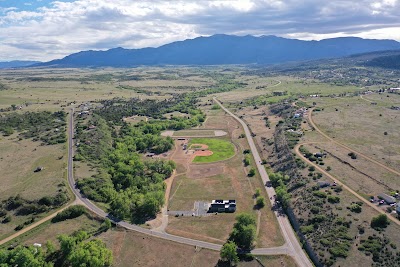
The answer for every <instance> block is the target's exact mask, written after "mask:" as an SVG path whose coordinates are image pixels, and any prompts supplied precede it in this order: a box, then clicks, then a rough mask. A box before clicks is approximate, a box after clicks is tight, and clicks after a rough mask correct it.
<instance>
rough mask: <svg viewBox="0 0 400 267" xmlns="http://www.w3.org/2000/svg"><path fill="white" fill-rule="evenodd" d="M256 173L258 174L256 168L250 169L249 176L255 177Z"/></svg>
mask: <svg viewBox="0 0 400 267" xmlns="http://www.w3.org/2000/svg"><path fill="white" fill-rule="evenodd" d="M254 175H256V169H254V168H251V169H250V171H249V174H248V176H250V177H253V176H254Z"/></svg>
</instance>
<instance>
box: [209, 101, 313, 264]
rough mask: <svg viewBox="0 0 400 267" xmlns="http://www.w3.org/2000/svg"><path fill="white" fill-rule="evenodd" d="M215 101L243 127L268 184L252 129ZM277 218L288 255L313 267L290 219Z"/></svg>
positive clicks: (271, 195) (264, 181)
mask: <svg viewBox="0 0 400 267" xmlns="http://www.w3.org/2000/svg"><path fill="white" fill-rule="evenodd" d="M214 101H215V102H216V103H217V104H218V105H219V106H220V107H221V108H222V109H223V110H224V111H225V112H226V113H228V114H229V115H231V116H232V117H233V118H234V119H235V120H237V121H238V122H239V123H240V124H241V125H242V127H243V129H244V132H245V134H246V138H247V142H248V143H249V146H250V149H251V152H252V154H253V157H254V161H255V163H256V166H257V169H258V172H259V173H260V176H261V178H262V181H263V183H264V185H266V184H267V182H268V181H269V177H268V174H267V171H266V170H265V168H264V166H263V165H262V164H261V158H260V155H259V154H258V151H257V148H256V145H255V143H254V141H253V138H252V136H251V133H250V129H249V127H248V126H247V124H246V123H245V122H244V121H242V120H241V119H240V118H239V117H237V116H236V115H234V114H233V113H232V112H230V111H229V110H228V109H227V108H225V107H224V106H223V105H222V104H221V102H219V101H218V100H217V99H216V98H215V97H214ZM265 190H266V191H267V194H268V196H269V197H270V198H271V197H273V196H275V195H276V193H275V189H274V188H273V187H267V186H265ZM275 215H276V218H277V220H278V223H279V225H280V228H281V231H282V234H283V236H284V238H285V241H286V246H287V254H288V255H290V256H292V257H293V258H294V259H295V260H296V263H297V264H298V265H299V266H301V267H303V266H304V267H305V266H313V264H312V263H311V261H310V259H309V258H308V257H307V255H306V253H305V252H304V251H303V249H302V247H301V245H300V242H299V240H298V239H297V236H296V233H295V232H294V230H293V228H292V226H291V224H290V222H289V219H288V218H287V217H286V216H279V215H278V213H277V212H275ZM257 251H261V250H254V252H257Z"/></svg>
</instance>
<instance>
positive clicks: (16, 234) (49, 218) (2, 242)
mask: <svg viewBox="0 0 400 267" xmlns="http://www.w3.org/2000/svg"><path fill="white" fill-rule="evenodd" d="M77 204H80V203H79V200H75V201H74V202H71V203H69V204H68V205H67V206H65V207H62V208H61V209H59V210H57V211H56V212H54V213H52V214H50V215H48V216H46V217H44V218H42V219H41V220H39V221H37V222H35V223H32V224H30V225H29V226H27V227H25V228H24V229H22V230H20V231H18V232H16V233H14V234H12V235H10V236H9V237H6V238H4V239H3V240H1V241H0V245H3V244H5V243H7V242H9V241H11V240H13V239H14V238H16V237H18V236H20V235H22V234H24V233H26V232H28V231H30V230H32V229H33V228H35V227H37V226H39V225H41V224H42V223H44V222H47V221H48V220H51V219H53V218H54V217H55V216H56V215H57V214H58V213H59V212H61V211H63V210H65V209H66V208H68V207H70V206H73V205H77Z"/></svg>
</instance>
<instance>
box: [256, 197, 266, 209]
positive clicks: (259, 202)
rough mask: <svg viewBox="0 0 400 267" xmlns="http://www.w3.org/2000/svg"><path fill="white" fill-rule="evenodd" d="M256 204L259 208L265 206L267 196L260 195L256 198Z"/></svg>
mask: <svg viewBox="0 0 400 267" xmlns="http://www.w3.org/2000/svg"><path fill="white" fill-rule="evenodd" d="M256 205H257V207H259V208H263V207H264V206H265V198H264V197H258V198H257V200H256Z"/></svg>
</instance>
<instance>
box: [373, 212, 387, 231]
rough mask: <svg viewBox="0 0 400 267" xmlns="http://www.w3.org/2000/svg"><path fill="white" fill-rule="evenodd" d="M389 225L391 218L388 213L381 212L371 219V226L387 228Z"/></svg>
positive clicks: (377, 228)
mask: <svg viewBox="0 0 400 267" xmlns="http://www.w3.org/2000/svg"><path fill="white" fill-rule="evenodd" d="M388 225H389V219H388V217H387V216H386V214H380V215H378V216H376V217H373V218H372V220H371V227H372V228H374V229H375V230H379V229H381V228H386V227H387V226H388Z"/></svg>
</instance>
